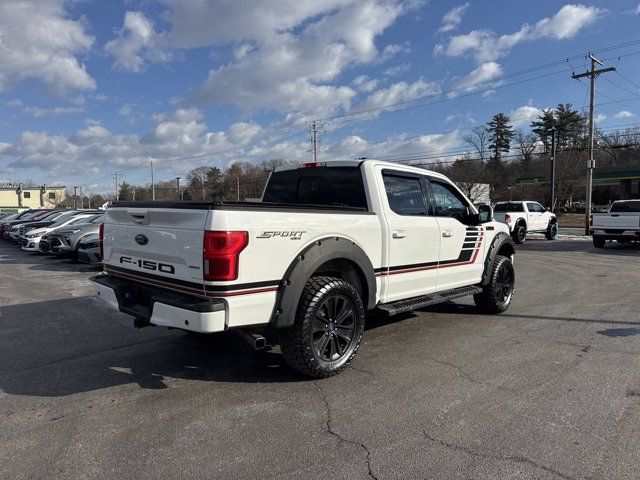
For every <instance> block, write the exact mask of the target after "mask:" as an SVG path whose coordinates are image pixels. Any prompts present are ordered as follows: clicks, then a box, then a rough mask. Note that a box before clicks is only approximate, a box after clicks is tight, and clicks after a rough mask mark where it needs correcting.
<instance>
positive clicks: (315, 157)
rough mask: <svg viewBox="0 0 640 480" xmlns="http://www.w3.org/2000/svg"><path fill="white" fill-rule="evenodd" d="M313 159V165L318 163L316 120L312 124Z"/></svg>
mask: <svg viewBox="0 0 640 480" xmlns="http://www.w3.org/2000/svg"><path fill="white" fill-rule="evenodd" d="M311 157H312V159H313V160H312V161H313V163H316V162H317V161H318V125H317V123H316V121H315V120H314V121H313V123H312V124H311Z"/></svg>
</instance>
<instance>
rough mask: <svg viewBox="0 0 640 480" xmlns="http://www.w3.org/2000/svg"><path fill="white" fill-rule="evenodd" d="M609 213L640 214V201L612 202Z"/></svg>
mask: <svg viewBox="0 0 640 480" xmlns="http://www.w3.org/2000/svg"><path fill="white" fill-rule="evenodd" d="M611 213H640V200H634V201H625V202H613V205H611Z"/></svg>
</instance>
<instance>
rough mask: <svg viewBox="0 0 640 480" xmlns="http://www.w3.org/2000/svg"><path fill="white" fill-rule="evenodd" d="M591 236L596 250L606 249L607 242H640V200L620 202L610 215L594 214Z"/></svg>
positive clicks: (612, 205)
mask: <svg viewBox="0 0 640 480" xmlns="http://www.w3.org/2000/svg"><path fill="white" fill-rule="evenodd" d="M591 235H593V245H594V246H595V247H596V248H604V246H605V243H606V242H607V240H617V241H618V243H629V242H640V200H618V201H616V202H613V203H612V204H611V208H609V212H608V213H594V214H593V216H592V217H591Z"/></svg>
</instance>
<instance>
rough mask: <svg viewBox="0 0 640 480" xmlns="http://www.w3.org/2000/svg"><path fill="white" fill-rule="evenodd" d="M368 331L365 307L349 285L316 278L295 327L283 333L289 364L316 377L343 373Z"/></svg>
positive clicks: (306, 292)
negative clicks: (366, 329) (365, 330)
mask: <svg viewBox="0 0 640 480" xmlns="http://www.w3.org/2000/svg"><path fill="white" fill-rule="evenodd" d="M363 330H364V305H363V303H362V299H361V298H360V295H359V294H358V291H357V290H356V289H355V288H354V287H353V285H351V284H350V283H349V282H346V281H344V280H342V279H340V278H333V277H312V278H311V279H309V281H308V282H307V284H306V285H305V287H304V290H303V292H302V297H301V298H300V303H299V304H298V309H297V312H296V317H295V320H294V323H293V326H291V327H290V328H287V329H285V330H283V331H282V332H281V334H280V348H281V349H282V355H283V356H284V358H285V360H286V361H287V363H288V364H289V365H290V366H291V367H292V368H293V369H294V370H297V371H298V372H301V373H304V374H305V375H309V376H312V377H317V378H323V377H330V376H332V375H335V374H337V373H340V372H341V371H342V370H344V369H345V367H346V366H347V365H348V364H349V362H351V360H352V359H353V357H354V356H355V354H356V352H357V350H358V347H359V346H360V340H361V338H362V332H363Z"/></svg>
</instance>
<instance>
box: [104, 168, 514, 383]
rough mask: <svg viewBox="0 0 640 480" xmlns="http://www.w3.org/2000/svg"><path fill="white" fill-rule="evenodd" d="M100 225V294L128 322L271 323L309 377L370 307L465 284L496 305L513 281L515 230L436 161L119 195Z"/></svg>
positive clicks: (442, 296)
mask: <svg viewBox="0 0 640 480" xmlns="http://www.w3.org/2000/svg"><path fill="white" fill-rule="evenodd" d="M100 235H101V239H102V240H101V241H102V249H103V251H102V258H103V261H104V273H103V274H101V275H99V276H97V277H94V282H95V287H96V290H97V294H98V296H99V298H101V299H103V300H104V301H106V302H107V303H108V304H109V305H111V306H113V307H114V308H116V309H118V310H120V311H121V312H124V313H127V314H129V315H131V316H133V317H134V324H135V326H137V327H144V326H148V325H162V326H167V327H172V328H181V329H184V330H191V331H194V332H202V333H210V332H222V331H225V330H229V329H239V330H244V332H245V335H254V336H256V335H259V334H258V332H260V331H261V330H264V329H265V327H269V329H270V330H271V331H275V332H277V334H278V335H277V336H278V338H279V343H280V346H281V350H282V353H283V356H284V358H285V359H286V360H287V362H288V363H289V364H290V365H291V366H292V367H293V368H294V369H296V370H298V371H300V372H302V373H304V374H307V375H310V376H314V377H326V376H330V375H333V374H336V373H338V372H340V371H341V370H342V369H344V368H345V367H346V365H347V364H348V363H349V362H350V361H351V359H352V358H353V356H354V355H355V353H356V351H357V349H358V346H359V344H360V340H361V337H362V334H363V329H364V322H365V312H366V311H367V310H372V309H374V308H378V309H380V310H383V311H386V312H387V313H388V314H396V313H401V312H408V311H411V310H414V309H417V308H421V307H425V306H428V305H432V304H435V303H438V302H444V301H449V300H452V299H455V298H459V297H462V296H466V295H473V296H474V299H475V303H476V305H477V306H478V307H479V308H480V309H481V310H482V311H485V312H488V313H500V312H503V311H504V310H506V309H507V307H508V306H509V304H510V302H511V300H512V298H513V292H514V283H515V273H514V267H513V256H514V247H513V242H512V239H511V237H510V236H509V231H508V228H507V226H506V225H504V224H502V223H499V222H495V221H493V219H492V217H491V209H490V207H488V206H487V207H486V208H484V207H481V208H480V211H478V210H477V209H476V208H475V207H474V206H473V204H472V203H471V202H470V201H469V199H467V198H466V197H465V196H464V194H463V193H462V192H461V191H460V190H459V189H458V188H457V187H456V186H455V185H454V184H453V183H451V182H450V181H449V180H448V179H447V178H446V177H444V176H443V175H441V174H439V173H435V172H430V171H427V170H423V169H419V168H414V167H410V166H403V165H398V164H393V163H384V162H378V161H372V160H366V161H360V162H358V161H344V162H343V161H335V162H328V163H326V164H320V163H312V164H305V165H302V166H287V167H282V168H279V169H276V170H275V171H274V172H272V173H271V175H270V177H269V180H268V182H267V185H266V187H265V190H264V193H263V197H262V202H254V203H251V202H247V203H242V202H239V203H227V202H214V203H197V202H173V203H171V202H150V203H144V202H137V203H136V202H116V203H114V204H113V206H111V207H110V208H109V209H108V210H107V213H106V215H105V219H104V224H103V227H102V230H101V233H100ZM258 338H262V339H264V337H259V336H258Z"/></svg>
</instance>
